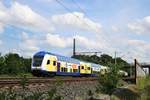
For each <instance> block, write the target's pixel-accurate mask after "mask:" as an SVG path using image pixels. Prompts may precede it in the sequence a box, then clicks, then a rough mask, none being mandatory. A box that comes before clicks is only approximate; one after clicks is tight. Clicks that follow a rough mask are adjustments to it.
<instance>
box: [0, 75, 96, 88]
mask: <svg viewBox="0 0 150 100" xmlns="http://www.w3.org/2000/svg"><path fill="white" fill-rule="evenodd" d="M85 81H97V78H94V77H88V78H87V77H81V78H65V77H64V78H41V77H40V78H38V77H32V78H0V86H4V85H5V86H7V85H21V83H22V82H24V83H26V84H28V85H29V84H52V83H56V82H85Z"/></svg>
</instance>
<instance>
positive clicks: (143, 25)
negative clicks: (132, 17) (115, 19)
mask: <svg viewBox="0 0 150 100" xmlns="http://www.w3.org/2000/svg"><path fill="white" fill-rule="evenodd" d="M128 28H129V29H130V30H131V31H133V32H135V33H137V34H143V33H149V32H150V16H146V17H144V18H143V19H139V20H137V21H135V22H131V23H129V24H128Z"/></svg>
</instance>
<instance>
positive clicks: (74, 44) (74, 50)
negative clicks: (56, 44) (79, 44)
mask: <svg viewBox="0 0 150 100" xmlns="http://www.w3.org/2000/svg"><path fill="white" fill-rule="evenodd" d="M75 42H76V40H75V38H74V39H73V56H75V55H76V43H75Z"/></svg>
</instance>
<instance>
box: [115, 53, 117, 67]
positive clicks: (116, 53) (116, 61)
mask: <svg viewBox="0 0 150 100" xmlns="http://www.w3.org/2000/svg"><path fill="white" fill-rule="evenodd" d="M116 55H117V52H116V51H115V66H116V64H117V60H116Z"/></svg>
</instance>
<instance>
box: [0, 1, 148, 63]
mask: <svg viewBox="0 0 150 100" xmlns="http://www.w3.org/2000/svg"><path fill="white" fill-rule="evenodd" d="M60 3H61V4H62V5H64V6H65V7H66V8H64V7H63V6H62V5H60ZM149 5H150V0H34V1H33V0H1V1H0V52H2V53H3V54H5V53H8V52H17V53H19V54H20V55H23V56H25V57H30V56H32V55H33V54H34V53H35V52H37V51H39V50H46V51H50V52H54V53H58V54H62V55H66V56H71V55H72V39H73V38H76V41H77V50H78V51H101V52H102V53H108V54H110V55H112V56H114V52H115V51H117V56H118V57H123V59H125V60H127V61H129V62H131V61H133V59H134V58H137V59H138V60H139V61H141V62H150V52H149V50H150V39H149V37H150V34H149V33H150V12H149V10H150V6H149ZM66 9H68V10H69V11H68V10H66Z"/></svg>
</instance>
